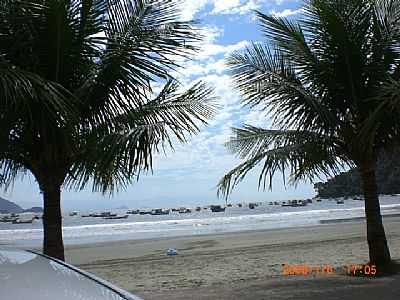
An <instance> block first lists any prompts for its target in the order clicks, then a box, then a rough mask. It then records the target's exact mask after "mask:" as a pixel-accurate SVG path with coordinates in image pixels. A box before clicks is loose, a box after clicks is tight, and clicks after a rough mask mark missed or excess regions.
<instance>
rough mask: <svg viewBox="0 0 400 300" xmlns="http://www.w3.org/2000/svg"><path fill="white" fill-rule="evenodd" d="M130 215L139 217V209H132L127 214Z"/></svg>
mask: <svg viewBox="0 0 400 300" xmlns="http://www.w3.org/2000/svg"><path fill="white" fill-rule="evenodd" d="M126 213H127V214H128V215H137V214H138V213H139V210H138V209H131V210H128V211H127V212H126Z"/></svg>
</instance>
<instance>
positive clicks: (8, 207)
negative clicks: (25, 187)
mask: <svg viewBox="0 0 400 300" xmlns="http://www.w3.org/2000/svg"><path fill="white" fill-rule="evenodd" d="M23 211H24V210H23V208H22V207H21V206H19V205H17V204H15V203H14V202H11V201H8V200H6V199H4V198H1V197H0V213H21V212H23Z"/></svg>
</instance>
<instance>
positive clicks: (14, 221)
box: [11, 218, 34, 224]
mask: <svg viewBox="0 0 400 300" xmlns="http://www.w3.org/2000/svg"><path fill="white" fill-rule="evenodd" d="M33 220H34V218H32V219H29V220H21V219H15V220H13V221H12V222H11V223H12V224H32V222H33Z"/></svg>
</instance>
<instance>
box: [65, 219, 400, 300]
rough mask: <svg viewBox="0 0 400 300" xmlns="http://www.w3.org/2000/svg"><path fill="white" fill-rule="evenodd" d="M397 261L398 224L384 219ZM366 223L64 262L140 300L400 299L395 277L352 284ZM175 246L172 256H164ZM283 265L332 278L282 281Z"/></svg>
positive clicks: (91, 252) (86, 253) (95, 252)
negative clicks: (349, 269) (347, 271)
mask: <svg viewBox="0 0 400 300" xmlns="http://www.w3.org/2000/svg"><path fill="white" fill-rule="evenodd" d="M384 223H385V229H386V233H387V237H388V242H389V246H390V250H391V254H392V258H393V259H394V260H400V217H393V218H385V220H384ZM365 235H366V233H365V221H362V220H358V221H354V222H344V223H336V224H324V225H320V226H312V227H300V228H287V229H274V230H265V231H252V232H240V233H223V234H215V235H202V236H191V237H179V238H165V239H152V240H133V241H121V242H109V243H99V244H88V245H76V246H69V247H67V248H66V260H67V262H69V263H72V264H74V265H77V266H78V267H80V268H81V269H83V270H86V271H89V272H91V273H93V274H95V275H97V276H99V277H101V278H104V279H106V280H108V281H110V282H112V283H114V284H116V285H117V286H120V287H122V288H123V289H126V290H128V291H130V292H133V293H135V294H137V295H139V296H141V297H143V298H144V299H160V300H161V299H164V300H168V299H230V300H232V299H249V300H250V299H321V298H324V300H328V299H363V300H368V299H377V298H378V296H379V299H400V276H397V275H396V276H391V277H383V278H354V277H350V276H346V275H344V274H343V272H342V266H344V265H351V264H361V263H365V262H367V261H368V249H367V244H366V238H365ZM170 247H174V248H176V249H177V251H178V255H177V256H174V257H169V256H166V250H167V249H168V248H170ZM283 264H290V265H293V264H307V265H309V266H311V267H314V266H315V267H317V266H322V267H323V266H326V265H330V266H333V267H334V268H335V271H334V273H332V274H326V273H324V272H321V273H320V274H313V275H308V276H284V275H283Z"/></svg>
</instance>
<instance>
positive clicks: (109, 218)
mask: <svg viewBox="0 0 400 300" xmlns="http://www.w3.org/2000/svg"><path fill="white" fill-rule="evenodd" d="M127 218H128V215H123V216H118V215H115V216H110V217H104V218H103V219H105V220H120V219H127Z"/></svg>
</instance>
